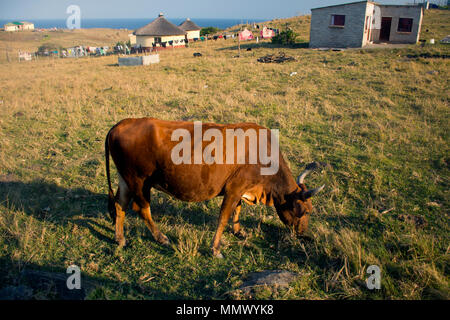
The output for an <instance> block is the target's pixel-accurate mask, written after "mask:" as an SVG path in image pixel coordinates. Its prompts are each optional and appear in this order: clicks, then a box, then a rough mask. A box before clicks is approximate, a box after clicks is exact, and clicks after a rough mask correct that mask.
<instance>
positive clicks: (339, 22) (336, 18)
mask: <svg viewBox="0 0 450 320" xmlns="http://www.w3.org/2000/svg"><path fill="white" fill-rule="evenodd" d="M331 25H332V26H338V27H343V26H344V25H345V16H344V15H340V14H333V15H332V16H331Z"/></svg>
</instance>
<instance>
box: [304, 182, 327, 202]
mask: <svg viewBox="0 0 450 320" xmlns="http://www.w3.org/2000/svg"><path fill="white" fill-rule="evenodd" d="M323 188H325V185H323V186H321V187H319V188H315V189H312V190H308V191H306V192H305V199H309V198H311V197H314V196H315V195H316V194H318V193H319V192H320V191H322V190H323Z"/></svg>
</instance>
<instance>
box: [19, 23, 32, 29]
mask: <svg viewBox="0 0 450 320" xmlns="http://www.w3.org/2000/svg"><path fill="white" fill-rule="evenodd" d="M22 30H34V24H32V23H26V24H24V25H23V28H22Z"/></svg>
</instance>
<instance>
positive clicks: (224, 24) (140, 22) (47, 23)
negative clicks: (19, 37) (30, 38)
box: [0, 18, 267, 30]
mask: <svg viewBox="0 0 450 320" xmlns="http://www.w3.org/2000/svg"><path fill="white" fill-rule="evenodd" d="M167 20H169V21H170V22H172V23H173V24H175V25H177V26H178V25H179V24H181V23H182V22H183V21H184V20H185V19H182V18H173V19H170V18H167ZM191 20H192V21H194V22H195V23H196V24H197V25H198V26H199V27H202V28H206V27H216V28H219V29H226V28H229V27H232V26H234V25H237V24H240V23H247V21H248V22H249V23H253V22H255V23H258V22H263V21H267V20H264V19H256V20H255V19H251V20H250V19H249V20H247V19H191ZM11 21H12V20H0V27H3V25H5V24H6V23H8V22H11ZM19 21H20V20H19ZM26 21H30V22H33V23H34V27H35V28H36V29H41V28H42V29H50V28H58V29H61V28H62V29H65V28H67V26H66V20H63V19H57V20H56V19H55V20H44V19H42V20H33V19H30V20H26ZM151 21H153V19H152V18H148V19H81V28H84V29H92V28H109V29H128V30H135V29H138V28H140V27H143V26H145V25H146V24H148V23H150V22H151Z"/></svg>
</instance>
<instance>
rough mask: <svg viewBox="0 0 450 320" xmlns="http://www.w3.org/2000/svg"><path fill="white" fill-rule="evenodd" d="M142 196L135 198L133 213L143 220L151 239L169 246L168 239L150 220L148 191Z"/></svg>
mask: <svg viewBox="0 0 450 320" xmlns="http://www.w3.org/2000/svg"><path fill="white" fill-rule="evenodd" d="M144 194H145V197H144V196H142V195H141V196H138V197H136V199H135V200H136V203H135V204H134V205H133V208H134V210H135V211H137V212H139V215H140V216H141V218H142V219H144V221H145V224H146V225H147V227H148V229H149V230H150V232H151V233H152V235H153V238H155V240H156V241H158V242H159V243H161V244H163V245H169V244H170V241H169V238H167V237H166V236H165V235H164V234H163V233H162V232H161V231H159V228H158V226H157V225H156V223H155V222H154V221H153V219H152V214H151V211H150V190H146V191H145V192H144ZM136 209H137V210H136Z"/></svg>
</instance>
